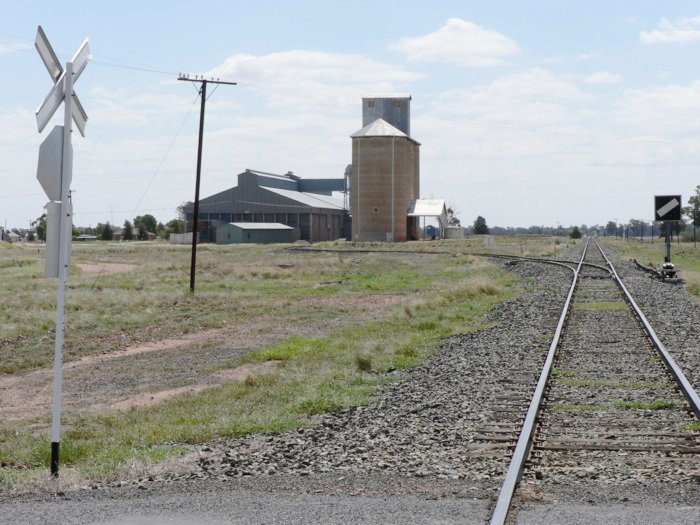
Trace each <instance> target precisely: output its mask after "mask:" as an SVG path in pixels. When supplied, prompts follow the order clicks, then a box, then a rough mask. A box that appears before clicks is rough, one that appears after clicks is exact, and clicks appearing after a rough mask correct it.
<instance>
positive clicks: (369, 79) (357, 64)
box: [209, 50, 423, 109]
mask: <svg viewBox="0 0 700 525" xmlns="http://www.w3.org/2000/svg"><path fill="white" fill-rule="evenodd" d="M209 74H211V75H213V76H215V77H219V78H226V79H230V80H235V81H237V82H238V84H239V86H240V87H243V88H249V89H252V90H253V91H255V92H256V93H258V94H260V95H262V96H263V97H264V98H265V100H266V102H267V103H268V104H269V105H270V106H272V107H294V108H317V109H328V108H335V109H337V108H339V107H340V108H345V109H348V108H351V107H355V106H356V105H357V103H358V100H359V97H361V96H362V95H363V94H366V93H369V92H378V93H386V92H396V91H401V92H403V91H408V89H407V87H408V85H409V84H410V83H411V82H413V81H415V80H418V79H420V78H423V75H422V74H419V73H415V72H412V71H408V70H406V69H404V68H402V67H400V66H397V65H393V64H386V63H382V62H378V61H376V60H373V59H371V58H368V57H366V56H364V55H359V54H350V53H323V52H318V51H304V50H293V51H285V52H281V53H271V54H268V55H260V56H256V55H234V56H232V57H230V58H227V59H226V60H225V61H224V63H223V64H221V65H219V66H217V67H215V68H214V69H212V70H211V71H210V72H209Z"/></svg>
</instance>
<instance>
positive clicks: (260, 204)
mask: <svg viewBox="0 0 700 525" xmlns="http://www.w3.org/2000/svg"><path fill="white" fill-rule="evenodd" d="M346 186H347V185H346V181H345V179H344V178H338V179H302V178H301V177H298V176H297V175H294V174H293V173H292V172H288V173H286V174H284V175H277V174H274V173H266V172H263V171H257V170H250V169H247V170H245V171H244V172H243V173H239V174H238V185H237V186H235V187H233V188H229V189H227V190H224V191H222V192H220V193H217V194H215V195H212V196H210V197H206V198H204V199H201V200H200V202H199V221H198V222H199V225H198V229H199V240H200V241H201V242H215V241H216V242H218V237H217V228H218V227H220V226H224V229H225V230H226V232H227V233H226V235H228V234H231V235H232V238H233V237H235V236H237V235H238V233H236V234H235V235H234V234H233V233H232V232H233V230H231V229H230V227H229V226H225V225H229V224H230V223H268V224H269V223H278V224H281V225H285V226H289V227H291V228H292V229H293V231H292V237H293V238H296V239H303V240H307V241H310V242H318V241H329V240H335V239H339V238H341V237H345V236H346V235H349V230H350V219H349V216H348V212H347V209H346V206H345V203H344V201H343V199H339V198H335V197H333V192H346V191H347V190H346ZM184 212H185V224H186V231H188V232H191V231H192V224H193V218H194V204H192V203H188V204H187V205H186V206H184ZM252 231H253V230H252V229H250V230H249V231H248V232H246V237H247V233H251V238H252V237H253V235H263V234H261V233H256V234H253V233H252ZM278 233H279V232H278ZM284 235H287V234H284ZM236 238H238V237H236ZM221 239H222V241H223V240H224V238H223V237H222V238H221ZM226 240H229V239H228V238H226ZM241 242H242V241H241Z"/></svg>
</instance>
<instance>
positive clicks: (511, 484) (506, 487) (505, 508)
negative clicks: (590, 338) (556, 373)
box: [490, 238, 590, 525]
mask: <svg viewBox="0 0 700 525" xmlns="http://www.w3.org/2000/svg"><path fill="white" fill-rule="evenodd" d="M589 243H590V238H589V239H588V240H587V241H586V245H585V246H584V248H583V254H582V255H581V260H580V261H579V262H578V266H577V268H576V269H575V270H573V272H574V278H573V281H572V283H571V288H570V289H569V293H568V295H567V296H566V301H565V302H564V308H563V309H562V313H561V316H560V317H559V323H558V324H557V329H556V331H555V332H554V338H553V339H552V343H551V344H550V345H549V351H548V352H547V359H545V362H544V366H543V367H542V372H541V373H540V378H539V380H538V381H537V386H536V387H535V393H534V394H533V396H532V400H531V401H530V406H529V407H528V409H527V414H526V416H525V422H524V423H523V427H522V430H521V431H520V436H519V437H518V442H517V444H516V445H515V452H513V457H512V458H511V460H510V464H509V465H508V471H507V472H506V477H505V480H504V481H503V485H502V486H501V492H500V493H499V495H498V501H497V502H496V507H495V509H494V511H493V515H492V516H491V522H490V523H491V525H503V524H504V523H505V521H506V518H507V517H508V512H509V510H510V504H511V501H512V500H513V495H514V494H515V489H516V487H517V485H518V482H519V481H520V477H521V476H522V472H523V466H524V464H525V460H526V459H527V457H528V455H529V454H530V450H531V449H532V442H533V438H534V434H535V425H536V424H537V416H538V414H539V411H540V408H541V406H542V399H543V397H544V389H545V386H546V385H547V381H548V380H549V376H550V373H551V370H552V365H553V363H554V356H555V354H556V351H557V347H558V346H559V339H560V337H561V333H562V330H563V329H564V323H565V321H566V318H567V316H568V313H569V307H570V305H571V298H572V297H573V295H574V290H575V289H576V284H577V283H578V276H579V272H580V271H581V266H583V259H584V258H585V257H586V251H587V250H588V244H589Z"/></svg>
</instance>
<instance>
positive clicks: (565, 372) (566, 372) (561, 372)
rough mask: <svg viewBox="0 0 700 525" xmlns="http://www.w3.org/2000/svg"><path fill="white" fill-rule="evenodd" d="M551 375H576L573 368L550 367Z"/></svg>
mask: <svg viewBox="0 0 700 525" xmlns="http://www.w3.org/2000/svg"><path fill="white" fill-rule="evenodd" d="M550 339H551V338H550ZM552 375H553V376H554V377H572V376H575V375H576V372H575V371H574V370H567V369H564V368H552Z"/></svg>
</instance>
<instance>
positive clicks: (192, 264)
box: [177, 75, 236, 293]
mask: <svg viewBox="0 0 700 525" xmlns="http://www.w3.org/2000/svg"><path fill="white" fill-rule="evenodd" d="M177 79H178V80H183V81H186V82H199V83H201V87H200V89H199V94H200V96H201V97H202V101H201V107H200V110H199V147H198V149H197V181H196V183H195V189H194V212H193V213H194V216H193V218H192V259H191V262H190V292H191V293H194V277H195V268H196V267H197V235H198V234H199V183H200V181H201V178H202V143H203V142H204V107H205V105H206V102H207V84H215V85H217V86H218V85H221V84H225V85H228V86H235V85H236V82H225V81H222V80H218V79H217V80H214V79H207V78H203V77H197V76H195V78H190V77H189V75H180V76H179V77H177Z"/></svg>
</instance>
